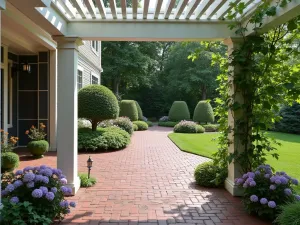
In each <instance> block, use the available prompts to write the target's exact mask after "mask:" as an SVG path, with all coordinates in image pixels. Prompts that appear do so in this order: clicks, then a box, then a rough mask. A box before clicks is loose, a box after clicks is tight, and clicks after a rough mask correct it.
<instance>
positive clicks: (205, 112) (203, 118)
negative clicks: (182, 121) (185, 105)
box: [193, 101, 215, 123]
mask: <svg viewBox="0 0 300 225" xmlns="http://www.w3.org/2000/svg"><path fill="white" fill-rule="evenodd" d="M193 120H194V121H195V122H197V123H213V122H214V120H215V116H214V111H213V108H212V107H211V105H210V103H209V102H208V101H200V102H198V104H197V106H196V108H195V111H194V117H193Z"/></svg>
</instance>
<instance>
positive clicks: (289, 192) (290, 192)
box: [284, 188, 293, 196]
mask: <svg viewBox="0 0 300 225" xmlns="http://www.w3.org/2000/svg"><path fill="white" fill-rule="evenodd" d="M284 194H285V195H287V196H291V195H292V194H293V193H292V190H291V189H289V188H286V189H284Z"/></svg>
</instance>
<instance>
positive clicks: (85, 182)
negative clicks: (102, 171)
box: [79, 173, 97, 187]
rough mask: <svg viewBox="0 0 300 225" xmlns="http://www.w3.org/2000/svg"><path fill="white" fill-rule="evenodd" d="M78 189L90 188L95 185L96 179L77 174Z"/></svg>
mask: <svg viewBox="0 0 300 225" xmlns="http://www.w3.org/2000/svg"><path fill="white" fill-rule="evenodd" d="M79 179H80V187H92V186H94V185H95V184H96V183H97V180H96V178H94V177H90V178H88V175H87V174H85V173H82V174H79Z"/></svg>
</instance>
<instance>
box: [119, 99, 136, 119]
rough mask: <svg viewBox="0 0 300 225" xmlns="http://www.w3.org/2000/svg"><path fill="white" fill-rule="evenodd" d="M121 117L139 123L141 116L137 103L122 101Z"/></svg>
mask: <svg viewBox="0 0 300 225" xmlns="http://www.w3.org/2000/svg"><path fill="white" fill-rule="evenodd" d="M120 116H125V117H128V118H129V119H130V120H131V121H137V120H138V119H139V114H138V109H137V107H136V103H135V101H133V100H122V101H121V102H120Z"/></svg>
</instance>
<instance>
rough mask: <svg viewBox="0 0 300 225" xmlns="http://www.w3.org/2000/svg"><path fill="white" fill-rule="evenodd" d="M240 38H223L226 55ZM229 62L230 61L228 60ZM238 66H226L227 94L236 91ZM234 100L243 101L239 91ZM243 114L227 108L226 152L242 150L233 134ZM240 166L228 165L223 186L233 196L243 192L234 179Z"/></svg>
mask: <svg viewBox="0 0 300 225" xmlns="http://www.w3.org/2000/svg"><path fill="white" fill-rule="evenodd" d="M241 41H242V39H240V38H237V39H232V38H228V39H226V40H224V43H225V44H226V45H227V46H228V56H230V55H231V53H232V52H233V50H234V49H235V48H236V47H237V46H239V44H240V43H241ZM229 63H230V62H229ZM238 71H239V68H238V67H237V66H235V67H233V66H229V68H228V74H231V75H232V76H229V78H228V81H229V82H231V85H230V88H229V94H230V96H232V95H233V93H235V92H236V87H235V85H234V84H233V79H234V77H233V75H234V73H236V72H238ZM234 98H235V99H234V101H235V102H239V103H241V104H242V103H243V102H244V99H243V96H242V94H241V93H238V92H236V93H235V97H234ZM243 116H244V111H242V110H238V111H231V110H229V112H228V125H229V126H230V127H231V129H232V131H231V133H229V135H228V139H229V140H230V144H229V146H228V153H234V150H235V149H238V150H239V151H242V149H244V148H243V144H242V142H241V140H240V138H239V136H237V135H236V136H235V135H234V131H233V129H234V126H235V122H236V121H237V120H238V119H239V118H242V117H243ZM241 175H242V173H241V166H240V165H239V164H238V163H237V162H234V161H233V162H232V163H230V164H229V165H228V177H227V179H226V181H225V188H226V190H227V191H229V192H230V193H231V194H232V195H233V196H241V195H242V194H243V190H242V189H241V188H239V187H238V186H237V185H236V184H235V183H234V180H235V179H236V178H239V177H241Z"/></svg>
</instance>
